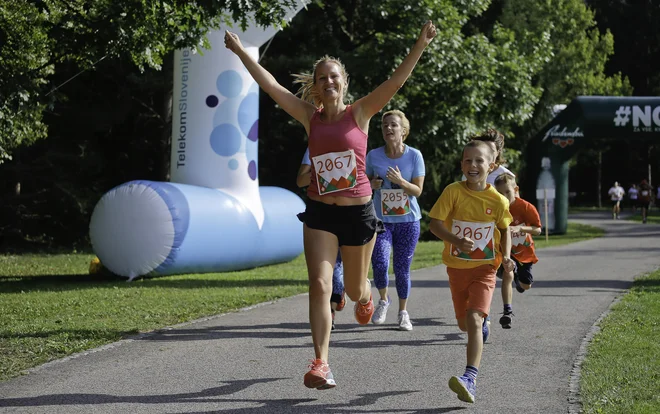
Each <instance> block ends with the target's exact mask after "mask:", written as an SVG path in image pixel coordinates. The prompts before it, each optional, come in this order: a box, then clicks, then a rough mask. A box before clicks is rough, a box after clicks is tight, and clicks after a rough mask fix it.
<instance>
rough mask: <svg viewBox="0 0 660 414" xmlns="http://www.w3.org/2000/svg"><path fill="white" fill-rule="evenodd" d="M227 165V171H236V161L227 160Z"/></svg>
mask: <svg viewBox="0 0 660 414" xmlns="http://www.w3.org/2000/svg"><path fill="white" fill-rule="evenodd" d="M228 165H229V169H230V170H234V171H235V170H236V169H238V161H236V160H234V159H231V160H229V163H228Z"/></svg>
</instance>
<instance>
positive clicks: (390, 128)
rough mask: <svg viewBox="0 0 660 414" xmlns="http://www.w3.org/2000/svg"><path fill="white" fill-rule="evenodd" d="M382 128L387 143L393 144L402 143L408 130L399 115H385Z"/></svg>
mask: <svg viewBox="0 0 660 414" xmlns="http://www.w3.org/2000/svg"><path fill="white" fill-rule="evenodd" d="M381 128H382V130H383V139H384V140H385V142H386V143H387V144H391V145H399V144H401V143H402V142H403V139H404V137H405V136H406V132H407V131H406V129H405V128H404V127H403V122H401V118H400V117H399V116H398V115H387V116H385V117H384V118H383V122H382V125H381Z"/></svg>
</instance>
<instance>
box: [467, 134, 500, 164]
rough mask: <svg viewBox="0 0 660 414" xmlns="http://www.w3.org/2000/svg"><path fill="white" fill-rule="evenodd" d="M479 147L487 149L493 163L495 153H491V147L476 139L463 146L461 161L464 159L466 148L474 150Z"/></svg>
mask: <svg viewBox="0 0 660 414" xmlns="http://www.w3.org/2000/svg"><path fill="white" fill-rule="evenodd" d="M481 146H483V147H484V148H488V150H489V151H490V153H491V156H492V159H491V162H495V151H493V147H491V146H490V145H488V144H487V143H486V142H485V141H481V140H477V139H475V140H472V141H468V143H467V144H465V145H464V146H463V152H462V153H461V161H463V157H465V150H466V149H467V148H476V147H481Z"/></svg>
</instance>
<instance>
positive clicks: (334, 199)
mask: <svg viewBox="0 0 660 414" xmlns="http://www.w3.org/2000/svg"><path fill="white" fill-rule="evenodd" d="M309 198H311V199H312V200H314V201H318V202H320V203H323V204H330V205H332V204H334V205H337V206H361V205H363V204H367V203H368V202H369V201H371V196H363V197H341V196H332V195H324V196H320V195H317V194H310V195H309Z"/></svg>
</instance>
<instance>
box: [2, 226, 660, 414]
mask: <svg viewBox="0 0 660 414" xmlns="http://www.w3.org/2000/svg"><path fill="white" fill-rule="evenodd" d="M572 219H578V220H579V221H582V222H589V223H590V224H593V225H598V226H602V227H604V228H605V229H606V230H607V235H606V236H605V237H602V238H598V239H594V240H589V241H585V242H580V243H576V244H573V245H569V246H562V247H557V248H549V249H543V250H540V251H539V257H540V259H541V261H540V262H539V263H538V265H537V266H535V272H534V273H535V277H536V279H537V283H536V284H535V285H534V288H533V289H532V290H531V291H529V292H526V293H525V294H518V293H517V292H515V291H514V312H515V314H516V317H515V320H514V326H513V329H511V330H507V331H505V330H502V329H501V328H500V327H499V324H498V323H497V320H498V318H499V316H498V314H499V312H501V311H500V309H501V303H502V302H501V299H500V296H499V294H500V291H499V289H498V290H497V291H496V296H495V298H494V300H493V319H494V321H493V328H494V329H493V330H492V331H493V333H492V336H491V338H492V339H491V340H490V342H489V343H488V344H487V345H486V348H485V351H484V358H483V361H482V368H481V370H480V375H479V379H478V386H477V402H476V404H474V405H469V404H465V403H462V402H460V401H459V400H458V399H457V398H456V396H455V395H454V394H453V393H452V392H451V391H450V390H449V388H448V387H447V380H448V379H449V377H450V376H451V375H455V374H462V372H463V369H464V367H465V342H466V337H465V335H463V334H462V333H459V331H458V328H457V327H456V322H455V320H454V317H453V311H452V305H451V299H450V294H449V288H448V287H447V276H446V273H445V269H444V266H438V267H434V268H430V269H424V270H420V271H415V272H414V273H413V290H412V297H411V302H410V308H409V310H410V314H411V317H412V320H413V324H414V330H413V331H412V332H399V331H397V330H395V329H394V327H395V325H394V324H395V323H396V309H395V308H394V307H393V308H391V309H390V311H389V314H388V320H387V322H386V325H382V326H375V325H369V326H366V327H360V326H358V325H357V324H356V323H355V322H354V320H353V317H352V314H351V310H352V306H350V305H351V304H350V303H349V304H348V305H347V307H346V310H345V311H344V312H341V313H339V314H338V317H337V320H338V330H337V331H335V332H333V334H332V342H331V354H330V363H331V367H332V370H333V373H334V374H335V378H336V379H337V383H338V386H337V388H335V389H334V390H328V391H316V390H308V389H306V388H305V387H304V386H303V385H302V377H303V374H304V373H305V372H306V368H307V361H308V360H309V359H310V358H312V357H313V351H312V346H311V338H310V333H309V328H308V323H307V300H308V299H307V296H306V295H300V296H296V297H293V298H289V299H285V300H280V301H278V302H275V303H270V304H265V305H263V306H258V307H255V308H253V309H250V310H246V311H242V312H237V313H232V314H227V315H221V316H218V317H214V318H210V319H207V320H204V321H199V322H196V323H193V324H189V325H184V326H178V327H175V328H173V329H171V330H166V331H163V332H160V333H156V334H153V335H146V336H143V337H142V338H140V339H136V340H127V341H122V342H120V343H117V344H113V345H111V346H108V347H105V348H103V349H100V350H97V351H96V352H91V353H88V354H83V355H80V356H77V357H75V358H69V359H65V360H62V361H56V362H54V363H50V364H47V365H45V366H43V367H41V368H39V369H37V370H35V371H33V372H32V373H31V374H29V375H26V376H23V377H20V378H16V379H14V380H11V381H8V382H4V383H0V412H2V413H6V412H12V413H13V412H16V413H49V414H51V413H52V414H55V413H67V414H71V413H188V414H192V413H319V412H335V413H347V412H370V413H450V412H452V413H453V412H457V413H565V412H567V410H568V401H567V399H568V394H569V393H568V388H569V377H570V373H571V368H572V365H573V363H574V361H575V357H576V354H577V352H578V349H579V347H580V344H581V342H582V340H583V338H584V337H585V335H586V334H587V332H588V331H589V330H590V329H591V327H592V325H593V324H594V322H595V321H596V320H597V319H598V317H599V316H600V315H601V314H602V313H603V312H605V311H606V310H607V309H608V307H609V306H610V304H611V303H612V301H613V300H614V299H615V297H617V296H619V295H620V294H621V293H622V292H623V291H624V290H625V289H626V288H628V287H629V286H630V284H631V281H632V280H633V278H634V277H635V276H637V275H640V274H643V273H646V272H649V271H652V270H654V269H656V268H657V267H658V266H660V226H659V225H642V224H638V223H632V222H627V221H623V220H622V221H612V220H607V219H606V216H604V215H602V214H601V215H600V217H599V216H598V215H593V214H585V215H582V216H580V217H572ZM374 292H375V289H374ZM394 295H395V293H394Z"/></svg>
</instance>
